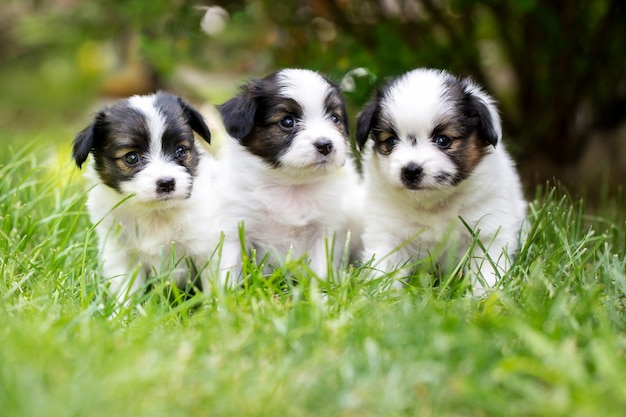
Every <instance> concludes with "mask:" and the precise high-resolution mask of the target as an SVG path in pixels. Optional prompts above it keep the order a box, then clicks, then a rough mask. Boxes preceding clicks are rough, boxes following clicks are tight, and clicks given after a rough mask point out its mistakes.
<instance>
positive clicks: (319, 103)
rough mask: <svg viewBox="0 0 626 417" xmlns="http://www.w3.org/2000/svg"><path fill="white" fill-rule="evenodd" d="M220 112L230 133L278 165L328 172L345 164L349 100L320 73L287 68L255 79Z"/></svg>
mask: <svg viewBox="0 0 626 417" xmlns="http://www.w3.org/2000/svg"><path fill="white" fill-rule="evenodd" d="M219 111H220V113H221V115H222V119H223V121H224V126H225V128H226V130H227V131H228V133H229V135H230V136H232V137H233V138H234V139H236V140H237V141H238V142H239V143H240V144H241V145H242V146H244V147H245V148H246V149H247V150H248V151H249V152H250V153H252V154H254V155H256V156H258V157H259V158H261V159H262V160H263V161H265V162H266V163H267V164H268V165H270V166H271V167H273V168H276V169H287V170H293V169H296V170H305V171H311V170H321V171H325V170H327V169H328V168H333V167H339V166H341V165H343V163H344V162H345V159H346V155H347V138H348V117H347V114H346V108H345V104H344V100H343V97H342V95H341V92H340V90H339V88H338V87H337V86H336V85H334V84H333V83H331V82H330V81H328V80H327V79H326V78H324V77H322V76H321V75H319V74H318V73H316V72H313V71H309V70H301V69H283V70H280V71H278V72H275V73H273V74H271V75H269V76H267V77H266V78H263V79H261V80H258V79H253V80H251V81H250V82H249V83H248V84H247V85H244V86H243V87H242V89H241V93H240V94H239V95H238V96H236V97H235V98H233V99H231V100H229V101H227V102H226V103H224V104H222V105H221V106H219Z"/></svg>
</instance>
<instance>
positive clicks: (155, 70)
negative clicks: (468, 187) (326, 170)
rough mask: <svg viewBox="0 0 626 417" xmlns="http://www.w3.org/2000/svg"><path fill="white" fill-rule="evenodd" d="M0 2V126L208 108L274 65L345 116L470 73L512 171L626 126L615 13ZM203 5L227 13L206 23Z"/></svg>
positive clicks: (465, 2) (362, 3)
mask: <svg viewBox="0 0 626 417" xmlns="http://www.w3.org/2000/svg"><path fill="white" fill-rule="evenodd" d="M5 3H6V4H5V5H4V6H3V13H2V15H1V16H0V68H1V69H0V71H1V72H2V77H0V88H1V89H2V91H3V94H2V96H0V123H3V124H5V123H9V124H12V125H21V124H23V123H25V122H27V123H35V127H36V126H43V125H45V124H46V123H48V122H49V119H50V118H55V119H59V120H66V119H69V118H72V117H74V116H75V115H76V114H77V112H79V111H84V105H83V104H85V103H87V102H88V100H89V99H92V98H93V97H94V96H96V95H97V94H105V95H106V94H109V95H124V94H126V93H128V94H130V93H135V92H145V91H148V90H153V89H155V88H173V89H177V90H182V91H184V92H185V93H186V94H189V95H196V98H204V99H207V98H208V99H210V100H211V101H220V100H221V99H226V98H227V97H226V95H227V94H228V93H232V92H233V91H234V87H235V86H236V84H237V83H239V82H241V80H243V79H245V78H247V77H249V76H263V75H265V74H267V73H268V72H270V71H272V70H274V69H276V68H280V67H285V66H296V67H306V68H311V69H315V70H319V71H322V72H324V73H326V74H328V75H329V76H330V77H331V78H333V79H335V80H337V81H338V82H340V81H343V86H344V87H347V88H346V96H347V98H348V100H349V104H350V109H351V112H352V113H353V114H355V113H356V112H357V111H358V109H359V108H360V107H361V106H362V105H363V103H364V102H365V101H366V100H367V99H368V97H369V96H370V94H371V92H372V90H373V88H374V87H375V86H376V85H378V84H379V83H381V82H383V81H384V80H385V79H386V78H388V77H391V76H396V75H399V74H401V73H403V72H405V71H407V70H410V69H412V68H415V67H424V66H426V67H437V68H445V69H447V70H449V71H451V72H453V73H455V74H459V75H463V76H471V77H473V78H474V79H475V80H476V81H477V82H479V83H481V84H483V85H485V86H486V88H487V90H488V91H489V92H490V93H492V94H493V95H494V96H495V97H496V98H497V99H498V101H499V104H500V109H501V112H502V113H503V121H504V129H505V132H506V134H507V137H510V138H512V139H511V140H510V141H509V144H510V145H509V146H510V148H511V149H512V150H513V152H514V154H515V155H516V157H517V158H518V159H519V160H520V161H521V162H522V163H523V164H524V163H525V162H527V161H530V160H532V159H533V158H535V159H536V158H538V157H540V158H542V159H543V160H544V161H546V162H547V163H549V164H552V165H554V166H564V165H567V164H570V165H571V164H572V163H575V162H576V161H578V160H579V159H580V158H581V154H582V152H583V151H584V149H585V145H586V144H587V143H588V142H589V140H590V138H591V137H592V134H593V133H594V132H596V133H597V132H603V131H605V130H607V129H613V128H615V127H616V126H619V125H622V124H623V123H624V122H625V120H624V119H625V118H626V112H624V110H623V109H624V108H626V71H625V69H626V6H625V5H624V4H623V2H621V1H619V0H595V1H592V2H590V1H583V0H575V1H567V2H565V1H549V0H517V1H516V0H504V1H499V0H487V1H482V2H475V1H469V0H450V1H441V0H295V1H289V2H285V1H278V0H266V1H258V0H257V1H254V0H235V1H226V0H216V1H211V2H209V1H208V0H152V1H150V2H147V1H144V0H47V1H46V0H8V1H5ZM209 6H221V7H222V8H223V9H221V10H225V11H226V12H227V14H226V13H224V15H223V16H222V20H221V21H220V19H217V20H216V18H215V16H213V18H212V19H207V16H208V15H209V13H208V10H209ZM224 24H225V26H224ZM222 26H224V27H222ZM201 27H202V29H201ZM212 28H213V29H214V30H213V29H212ZM189 70H191V72H190V71H189ZM120 73H121V74H124V75H125V78H124V77H118V78H113V79H114V81H111V79H112V77H113V75H115V74H120ZM181 74H183V75H182V76H181ZM185 74H186V75H185ZM190 74H191V75H190ZM198 77H200V78H198ZM212 77H213V78H212ZM120 79H121V80H123V81H120ZM225 79H226V80H228V82H224V80H225ZM205 84H206V85H205ZM120 85H121V86H120ZM207 86H209V87H210V88H213V89H218V90H219V89H221V90H225V91H227V92H228V93H226V92H224V93H222V92H220V93H219V94H217V95H216V94H208V93H206V91H207V89H208V88H207ZM221 90H220V91H221ZM207 96H208V97H207ZM609 156H610V157H611V158H613V157H614V156H613V155H609ZM608 163H609V164H611V163H612V162H608ZM529 166H530V165H529ZM622 169H624V171H623V172H625V173H626V168H622Z"/></svg>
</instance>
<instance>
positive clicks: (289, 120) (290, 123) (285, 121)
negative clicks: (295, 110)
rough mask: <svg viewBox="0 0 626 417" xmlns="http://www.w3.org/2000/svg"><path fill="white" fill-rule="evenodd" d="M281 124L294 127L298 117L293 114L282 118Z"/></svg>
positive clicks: (286, 127) (284, 126)
mask: <svg viewBox="0 0 626 417" xmlns="http://www.w3.org/2000/svg"><path fill="white" fill-rule="evenodd" d="M280 125H281V126H282V127H283V128H285V129H293V128H294V127H295V125H296V119H294V118H293V117H291V116H285V117H283V118H282V119H281V120H280Z"/></svg>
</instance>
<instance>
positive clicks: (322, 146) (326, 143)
mask: <svg viewBox="0 0 626 417" xmlns="http://www.w3.org/2000/svg"><path fill="white" fill-rule="evenodd" d="M315 147H316V148H317V151H318V152H319V153H321V154H322V155H328V154H330V153H331V152H332V151H333V142H332V141H331V140H329V139H318V140H317V141H316V142H315Z"/></svg>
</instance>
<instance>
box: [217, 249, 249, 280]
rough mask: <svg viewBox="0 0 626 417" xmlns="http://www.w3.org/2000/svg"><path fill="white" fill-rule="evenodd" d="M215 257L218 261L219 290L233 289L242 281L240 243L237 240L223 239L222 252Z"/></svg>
mask: <svg viewBox="0 0 626 417" xmlns="http://www.w3.org/2000/svg"><path fill="white" fill-rule="evenodd" d="M217 256H218V260H219V263H218V270H217V276H218V284H219V286H220V288H235V287H236V286H237V285H238V284H239V283H241V281H242V279H243V277H242V252H241V242H240V241H239V240H238V239H237V240H234V239H225V240H224V241H223V243H222V251H221V253H220V254H217Z"/></svg>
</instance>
